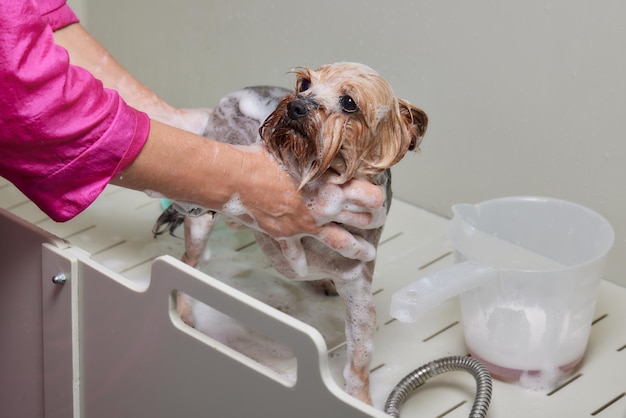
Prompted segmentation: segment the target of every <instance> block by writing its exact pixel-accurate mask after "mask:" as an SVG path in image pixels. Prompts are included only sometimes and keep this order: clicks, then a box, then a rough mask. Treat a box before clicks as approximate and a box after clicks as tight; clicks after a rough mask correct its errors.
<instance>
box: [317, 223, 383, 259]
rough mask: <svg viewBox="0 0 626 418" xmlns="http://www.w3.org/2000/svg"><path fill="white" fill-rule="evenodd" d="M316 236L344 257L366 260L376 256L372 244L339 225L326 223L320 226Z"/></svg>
mask: <svg viewBox="0 0 626 418" xmlns="http://www.w3.org/2000/svg"><path fill="white" fill-rule="evenodd" d="M316 238H317V239H318V240H320V241H321V242H322V243H324V244H325V245H327V246H328V247H330V248H332V249H333V250H335V251H337V252H338V253H339V254H341V255H342V256H344V257H346V258H351V259H354V260H360V261H363V262H367V261H372V260H373V259H374V258H375V257H376V248H375V247H374V246H373V245H372V244H370V243H369V242H367V241H366V240H365V239H363V238H362V237H359V236H356V235H352V234H351V233H349V232H348V231H346V230H345V229H344V228H342V227H341V226H340V225H336V224H328V225H326V226H324V227H322V230H321V232H320V233H319V234H318V235H317V236H316Z"/></svg>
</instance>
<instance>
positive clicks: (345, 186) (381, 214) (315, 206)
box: [302, 172, 387, 229]
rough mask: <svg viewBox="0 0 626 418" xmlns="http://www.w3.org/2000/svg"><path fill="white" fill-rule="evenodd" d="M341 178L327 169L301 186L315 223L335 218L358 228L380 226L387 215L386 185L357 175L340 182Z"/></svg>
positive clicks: (321, 223)
mask: <svg viewBox="0 0 626 418" xmlns="http://www.w3.org/2000/svg"><path fill="white" fill-rule="evenodd" d="M340 178H341V177H340V176H339V175H337V174H334V173H329V172H327V173H324V174H323V175H322V176H321V177H320V178H319V179H316V180H315V181H313V182H311V183H309V184H307V185H306V186H304V187H303V189H302V191H303V193H304V197H305V201H306V204H307V207H309V209H310V210H311V215H312V216H313V217H314V218H315V219H316V220H317V223H318V225H324V224H327V223H330V222H334V223H340V224H344V225H349V226H353V227H356V228H360V229H373V228H378V227H380V226H383V225H384V224H385V220H386V219H387V209H386V208H385V207H384V206H383V204H384V202H385V199H386V191H385V187H384V186H381V185H376V184H372V183H370V182H368V181H364V180H356V179H351V180H349V181H347V182H345V183H340V182H339V179H340Z"/></svg>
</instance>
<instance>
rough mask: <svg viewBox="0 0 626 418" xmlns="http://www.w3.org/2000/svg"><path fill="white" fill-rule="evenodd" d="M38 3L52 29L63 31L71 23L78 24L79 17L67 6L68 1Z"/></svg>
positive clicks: (50, 0) (38, 0) (42, 0)
mask: <svg viewBox="0 0 626 418" xmlns="http://www.w3.org/2000/svg"><path fill="white" fill-rule="evenodd" d="M17 1H19V0H17ZM36 2H37V4H38V5H39V12H40V13H41V16H43V18H44V19H45V20H46V21H47V22H48V24H49V25H50V27H52V30H57V29H61V28H63V27H65V26H67V25H69V24H71V23H76V22H78V17H76V15H75V14H74V11H73V10H72V9H70V7H69V6H68V5H67V4H66V0H36Z"/></svg>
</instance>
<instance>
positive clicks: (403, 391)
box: [385, 356, 493, 418]
mask: <svg viewBox="0 0 626 418" xmlns="http://www.w3.org/2000/svg"><path fill="white" fill-rule="evenodd" d="M458 370H461V371H466V372H469V373H470V374H471V375H472V376H474V379H475V380H476V396H475V398H474V404H473V405H472V409H471V411H470V415H469V417H470V418H484V417H486V416H487V410H488V409H489V403H490V402H491V392H492V389H493V385H492V381H491V375H490V374H489V371H488V370H487V368H486V367H485V366H484V365H483V364H482V363H481V362H479V361H477V360H475V359H473V358H471V357H468V356H450V357H444V358H441V359H438V360H434V361H431V362H430V363H428V364H425V365H423V366H421V367H419V368H417V369H415V370H414V371H413V372H411V373H409V374H408V375H406V376H405V377H404V378H403V379H402V380H401V381H400V382H399V383H398V384H397V385H396V386H395V387H394V388H393V390H392V391H391V393H390V394H389V397H388V398H387V402H385V412H386V413H387V414H389V415H391V416H392V417H395V418H399V417H400V407H401V406H402V404H403V403H404V402H405V401H406V399H407V398H408V397H409V395H410V394H411V392H413V391H414V390H416V389H417V388H419V387H420V386H422V385H423V384H424V383H426V381H427V380H428V379H430V378H432V377H434V376H437V375H440V374H443V373H447V372H453V371H458Z"/></svg>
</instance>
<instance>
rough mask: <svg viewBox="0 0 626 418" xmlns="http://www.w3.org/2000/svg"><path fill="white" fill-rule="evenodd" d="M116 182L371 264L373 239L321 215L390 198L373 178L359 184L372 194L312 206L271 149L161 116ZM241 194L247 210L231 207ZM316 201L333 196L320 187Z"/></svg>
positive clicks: (363, 217) (358, 217)
mask: <svg viewBox="0 0 626 418" xmlns="http://www.w3.org/2000/svg"><path fill="white" fill-rule="evenodd" d="M173 137H175V138H176V142H175V143H173V142H172V140H171V138H173ZM111 182H112V183H113V184H116V185H119V186H123V187H126V188H131V189H135V190H143V191H154V192H158V193H160V194H162V195H164V196H167V197H169V198H171V199H173V200H178V201H183V202H193V203H196V204H198V205H201V206H203V207H206V208H210V209H213V210H216V211H218V212H223V213H224V212H225V213H227V214H229V215H237V216H238V217H240V219H241V220H242V222H244V223H245V224H247V225H249V226H251V227H255V228H258V229H261V230H263V231H264V232H266V233H268V234H270V235H272V236H273V237H276V238H280V237H292V236H302V235H308V236H314V237H317V238H318V239H319V240H321V241H322V242H324V243H325V244H326V245H328V246H329V247H331V248H333V249H335V250H337V251H339V252H340V253H341V254H343V255H344V256H346V257H349V258H356V259H360V260H363V261H369V260H371V259H373V257H374V255H375V250H374V249H373V247H372V246H371V245H370V244H369V243H367V242H365V241H364V240H362V239H360V238H359V237H355V236H353V235H352V234H350V233H348V232H347V231H346V230H345V229H344V228H342V227H340V226H338V225H337V224H335V223H333V222H324V223H323V224H322V223H321V222H320V221H319V220H320V219H322V218H328V217H333V216H344V217H345V216H347V215H346V213H343V214H341V215H340V214H336V215H335V211H336V209H335V208H337V207H339V208H341V207H344V206H346V207H351V206H352V205H356V206H359V207H362V208H370V210H372V211H375V212H376V211H377V209H378V207H380V206H382V199H383V198H384V196H381V195H380V193H379V188H378V187H377V186H374V185H369V184H368V183H367V184H363V185H361V186H362V187H359V188H358V190H359V191H365V192H366V196H367V197H366V198H365V199H364V198H363V197H362V196H358V195H357V196H352V194H351V193H350V191H349V192H348V193H345V194H344V196H343V197H342V199H343V203H342V202H337V203H338V204H339V205H329V206H330V207H325V206H324V205H323V204H320V205H319V207H318V208H316V210H315V211H311V210H310V209H309V207H308V206H307V204H306V201H305V199H306V198H307V196H306V195H303V193H302V192H301V191H299V190H298V188H297V187H298V185H297V182H296V181H295V180H294V179H293V178H291V177H290V176H289V175H288V174H287V173H286V172H285V171H284V170H283V169H282V168H281V167H280V166H279V165H278V164H277V163H276V162H275V161H274V160H273V158H272V157H271V156H270V155H269V153H267V152H266V151H265V149H264V148H263V147H237V146H232V145H229V144H224V143H220V142H217V141H212V140H207V139H204V138H201V137H198V136H196V135H193V134H191V133H187V132H183V131H180V130H178V129H176V128H173V127H170V126H168V125H165V124H161V123H159V122H155V121H153V122H152V125H151V130H150V135H149V137H148V140H147V141H146V144H145V145H144V147H143V149H142V150H141V152H140V153H139V155H138V156H137V158H135V160H134V161H133V162H132V163H131V164H130V165H129V166H128V167H127V168H126V169H125V170H124V171H123V172H122V173H121V174H120V175H119V176H116V177H115V178H113V179H112V181H111ZM351 190H352V191H354V187H352V188H351ZM235 197H236V198H237V199H238V203H240V207H241V208H243V212H242V213H233V212H232V210H231V209H230V208H229V207H228V206H227V203H232V201H233V198H235ZM308 198H310V199H321V200H323V201H324V202H325V201H327V199H324V198H320V197H319V193H318V191H317V190H316V191H312V192H311V195H309V196H308ZM378 199H380V200H378ZM320 203H322V202H320ZM350 213H352V212H350ZM352 220H353V223H356V224H359V225H360V226H367V224H369V223H371V222H372V220H373V218H372V216H371V214H370V212H363V213H360V214H355V216H354V217H353V219H352ZM359 225H357V226H359Z"/></svg>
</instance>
